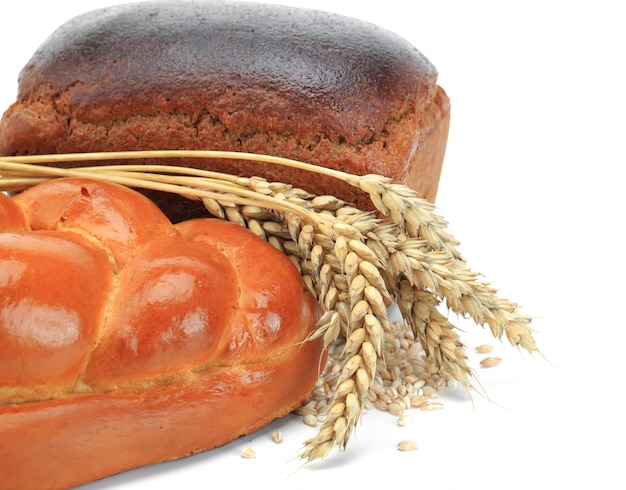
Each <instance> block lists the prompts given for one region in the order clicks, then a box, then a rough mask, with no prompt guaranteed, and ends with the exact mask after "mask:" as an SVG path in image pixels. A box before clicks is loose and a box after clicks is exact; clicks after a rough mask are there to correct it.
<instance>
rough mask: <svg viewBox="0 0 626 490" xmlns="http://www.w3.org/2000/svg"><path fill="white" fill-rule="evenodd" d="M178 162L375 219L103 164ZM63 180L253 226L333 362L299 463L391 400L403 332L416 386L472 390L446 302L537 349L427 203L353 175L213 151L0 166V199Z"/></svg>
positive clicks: (184, 176) (157, 169)
mask: <svg viewBox="0 0 626 490" xmlns="http://www.w3.org/2000/svg"><path fill="white" fill-rule="evenodd" d="M173 157H176V158H187V157H189V158H207V159H209V158H230V159H240V160H241V159H246V160H256V161H263V162H267V163H272V164H276V165H286V166H291V167H297V168H300V169H302V170H305V171H309V172H315V173H320V174H324V175H328V176H332V177H334V178H337V179H340V180H342V181H344V182H347V183H349V184H350V185H352V186H355V187H357V188H359V189H360V190H362V191H363V192H365V193H367V194H368V195H369V197H370V199H371V201H372V203H373V204H374V206H375V208H376V209H377V211H378V213H374V212H368V211H363V210H360V209H357V208H355V207H353V206H351V205H350V204H349V203H346V202H343V201H341V200H339V199H337V198H336V197H334V196H317V195H314V194H311V193H309V192H306V191H303V190H301V189H296V188H294V187H293V186H291V185H289V184H286V183H280V182H268V181H266V180H264V179H262V178H258V177H237V176H234V175H230V174H222V173H217V172H211V171H204V170H198V169H192V168H186V167H172V166H166V165H148V164H143V165H102V162H103V161H106V162H113V161H116V160H121V159H123V160H131V159H140V160H142V161H144V162H145V161H146V160H150V159H163V158H173ZM89 161H95V162H100V163H99V165H96V166H91V167H74V168H57V167H54V166H39V165H37V164H40V163H45V164H46V165H54V164H60V163H62V164H63V165H64V166H67V165H68V164H72V163H78V162H80V163H81V165H84V164H85V162H89ZM59 177H83V178H91V179H97V180H102V181H107V182H114V183H118V184H122V185H126V186H129V187H135V188H143V189H152V190H160V191H165V192H170V193H175V194H179V195H181V196H184V197H187V198H189V199H196V200H201V201H202V202H203V203H204V205H205V207H206V209H207V210H208V212H209V213H210V214H212V215H214V216H216V217H219V218H221V219H227V220H229V221H232V222H235V223H238V224H240V225H242V226H245V227H247V228H249V229H250V230H251V231H252V232H253V233H255V234H256V235H258V236H260V237H261V238H263V239H264V240H266V241H267V242H268V243H270V244H271V245H273V246H274V247H276V248H278V249H279V250H281V251H282V252H284V253H285V254H286V255H287V256H288V257H289V258H290V259H291V261H292V262H293V263H294V265H295V266H296V267H297V268H298V270H299V271H300V274H301V275H302V277H303V280H304V281H305V283H306V284H307V285H308V287H309V288H310V289H311V291H312V292H313V294H314V295H315V297H316V298H317V301H318V303H319V305H320V307H321V309H322V317H321V319H320V321H319V323H318V325H317V326H316V329H315V331H314V333H313V335H312V337H320V336H323V339H324V344H325V346H326V347H327V348H328V349H329V351H330V350H332V351H333V355H332V356H329V357H330V358H331V359H330V361H331V364H332V362H334V367H333V369H334V371H333V372H326V373H325V374H326V375H327V376H328V377H327V379H326V382H325V386H327V387H330V388H329V389H330V393H329V394H328V402H327V403H326V406H325V408H324V411H323V413H322V414H321V415H322V421H323V423H322V425H321V428H320V429H319V432H318V434H317V435H316V436H315V437H313V438H311V439H309V440H307V441H305V443H304V449H303V450H302V453H301V455H300V456H301V458H303V459H304V460H306V461H311V460H315V459H322V460H323V459H325V458H326V457H327V456H328V455H329V454H330V453H331V452H332V450H333V449H334V448H339V449H344V448H345V447H346V445H347V443H348V441H349V439H350V436H351V435H352V433H353V430H354V429H355V427H356V425H357V424H358V422H359V420H360V417H361V415H362V413H363V410H364V409H366V408H367V407H368V406H369V405H370V404H371V403H372V401H373V400H376V396H383V395H385V396H388V395H386V394H385V393H380V390H381V389H382V388H381V386H382V385H383V383H382V378H383V374H384V372H385V370H386V369H399V367H398V366H397V365H396V366H394V363H395V359H394V352H396V351H394V350H393V349H394V347H393V346H394V341H398V342H400V341H399V336H398V335H397V334H398V332H399V331H400V332H402V331H404V332H407V333H409V332H410V334H411V336H412V337H411V338H412V339H413V340H412V342H414V344H413V345H414V346H418V347H420V348H422V347H423V350H424V352H425V355H426V360H425V364H424V365H426V366H427V367H428V369H429V373H428V374H427V375H423V376H422V377H423V378H428V377H430V382H431V383H432V382H433V381H432V380H433V379H436V380H437V381H436V382H435V383H434V386H430V388H431V390H432V391H434V390H436V389H438V388H440V387H441V385H442V384H445V383H446V380H447V379H455V380H457V381H458V382H459V383H461V384H462V385H463V386H464V387H465V388H466V389H468V391H469V390H471V389H473V386H472V384H471V382H470V379H471V377H472V376H473V371H472V370H471V369H470V367H469V366H468V365H467V363H466V359H467V357H466V356H465V354H464V345H463V343H462V341H461V339H460V337H459V335H458V333H457V331H456V329H455V327H454V325H453V324H452V323H450V321H449V320H448V319H447V317H446V316H444V315H443V314H442V313H441V312H440V311H439V308H440V307H441V306H442V305H443V304H445V305H446V306H447V308H448V309H449V310H451V311H452V312H454V313H456V314H457V315H460V316H463V317H470V318H471V319H473V320H474V322H475V323H477V324H479V325H481V326H485V325H487V326H488V327H489V329H490V331H491V333H492V334H493V336H494V337H496V338H498V339H500V338H501V337H502V336H503V335H504V336H506V338H507V339H508V341H509V342H510V343H511V344H512V345H514V346H520V347H521V348H523V349H525V350H526V351H529V352H535V351H537V350H538V349H537V346H536V344H535V341H534V338H533V335H532V330H531V328H530V322H531V320H530V318H529V317H527V316H524V315H521V314H520V313H519V306H518V305H517V304H515V303H512V302H510V301H509V300H507V299H503V298H500V297H498V296H497V291H496V290H495V289H493V288H492V287H491V286H490V285H489V284H488V283H486V282H481V281H478V280H477V277H478V274H477V273H475V272H473V271H471V270H470V269H469V268H468V267H467V265H466V262H465V259H464V258H463V256H462V255H461V253H460V252H459V250H458V248H457V246H458V244H459V243H458V242H457V241H456V239H455V238H454V237H452V236H451V235H450V234H449V233H448V232H447V231H446V227H447V223H446V221H445V220H444V219H443V218H442V217H441V216H440V215H439V213H438V212H437V211H436V209H435V207H434V205H432V204H430V203H428V202H427V201H425V200H423V199H420V198H419V197H418V196H417V195H416V193H415V192H414V191H413V190H411V189H410V188H408V187H407V186H404V185H400V184H394V183H392V182H391V181H390V179H388V178H385V177H382V176H379V175H364V176H356V175H352V174H347V173H344V172H340V171H336V170H331V169H327V168H323V167H317V166H313V165H309V164H306V163H303V162H297V161H294V160H288V159H283V158H279V157H271V156H267V155H257V154H248V153H237V152H218V151H187V150H168V151H135V152H104V153H89V154H86V153H78V154H63V155H41V156H26V157H1V158H0V189H2V190H5V191H19V190H22V189H25V188H28V187H30V186H33V185H36V184H38V183H41V182H44V181H46V180H49V179H53V178H59ZM392 302H395V303H397V305H398V307H399V310H400V312H401V314H402V316H403V322H400V323H394V324H392V323H390V321H389V318H388V316H387V306H388V305H389V304H390V303H392ZM394 335H395V337H394ZM404 341H405V342H407V339H404ZM397 352H402V351H401V350H400V351H397ZM411 369H412V368H411ZM423 374H424V373H423ZM410 376H413V375H409V376H408V377H407V379H409V377H410ZM413 378H415V376H413V377H412V378H411V379H413ZM422 381H424V380H422ZM405 388H406V387H403V389H405ZM393 389H396V388H393ZM376 392H379V393H376ZM422 398H424V397H422ZM407 403H409V404H410V405H411V404H413V406H418V403H419V404H423V403H422V401H417V402H412V401H410V400H408V401H407ZM374 404H375V405H376V403H375V402H374ZM389 406H391V405H389ZM405 406H406V403H405ZM401 408H402V407H400V408H398V407H394V410H395V411H401ZM305 411H306V409H305V408H303V409H302V410H301V413H305ZM390 411H392V410H390Z"/></svg>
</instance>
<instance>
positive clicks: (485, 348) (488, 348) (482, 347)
mask: <svg viewBox="0 0 626 490" xmlns="http://www.w3.org/2000/svg"><path fill="white" fill-rule="evenodd" d="M476 352H480V353H481V354H487V353H489V352H493V345H487V344H483V345H479V346H478V347H476Z"/></svg>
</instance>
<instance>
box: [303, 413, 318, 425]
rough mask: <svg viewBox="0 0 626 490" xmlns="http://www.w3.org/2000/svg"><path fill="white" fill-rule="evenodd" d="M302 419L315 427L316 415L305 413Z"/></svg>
mask: <svg viewBox="0 0 626 490" xmlns="http://www.w3.org/2000/svg"><path fill="white" fill-rule="evenodd" d="M303 420H304V423H305V424H306V425H310V426H311V427H315V426H316V425H317V417H316V416H315V415H313V414H307V415H305V416H304V419H303Z"/></svg>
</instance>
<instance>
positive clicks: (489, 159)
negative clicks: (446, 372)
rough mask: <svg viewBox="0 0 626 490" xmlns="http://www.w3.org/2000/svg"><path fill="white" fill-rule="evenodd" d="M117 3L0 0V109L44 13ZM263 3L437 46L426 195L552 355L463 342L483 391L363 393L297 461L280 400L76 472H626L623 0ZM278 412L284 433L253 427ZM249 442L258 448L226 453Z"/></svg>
mask: <svg viewBox="0 0 626 490" xmlns="http://www.w3.org/2000/svg"><path fill="white" fill-rule="evenodd" d="M114 3H119V2H115V1H112V0H109V1H106V0H103V1H92V0H85V1H81V2H69V1H61V0H59V1H54V2H49V1H40V2H35V1H26V0H21V1H19V2H11V4H12V6H11V7H7V4H8V2H3V5H2V8H1V18H2V21H3V22H2V28H1V29H0V50H1V51H0V52H1V64H0V66H1V71H0V108H2V110H4V108H6V107H7V106H8V105H9V104H10V103H11V102H12V101H13V100H14V98H15V92H16V87H17V85H16V80H17V75H18V72H19V70H20V69H21V68H22V66H23V65H24V64H25V63H26V62H27V61H28V59H29V57H30V55H31V54H32V53H33V51H34V50H35V49H36V48H37V46H38V45H39V44H40V43H41V42H43V41H44V40H45V38H46V37H47V36H48V35H49V34H50V33H51V32H52V30H53V29H55V28H56V27H57V26H58V25H60V24H61V23H62V22H64V21H65V20H68V19H69V18H70V17H73V16H74V15H76V14H79V13H82V12H83V11H86V10H91V9H93V8H97V7H101V6H106V5H111V4H114ZM279 3H287V4H293V5H298V6H307V7H311V6H315V7H316V8H320V9H324V10H330V11H336V12H339V13H343V14H347V15H351V16H354V17H359V18H362V19H365V20H369V21H372V22H376V23H378V24H380V25H383V26H385V27H388V28H389V29H392V30H394V31H396V32H397V33H399V34H401V35H403V36H404V37H406V38H407V39H408V40H410V41H411V42H412V43H413V44H414V45H415V46H416V47H418V49H420V50H421V51H422V52H423V53H424V54H425V55H426V56H427V57H428V58H429V59H430V60H431V61H432V62H433V63H434V64H435V65H436V67H437V68H438V70H439V73H440V78H439V82H440V84H441V85H442V86H443V87H444V88H445V89H446V91H447V92H448V94H449V96H450V98H451V101H452V127H451V132H450V138H449V145H448V151H447V155H446V160H445V165H444V172H443V175H442V179H441V186H440V192H439V196H438V200H437V204H438V207H439V210H440V212H441V213H442V214H443V215H444V216H445V217H446V218H447V219H448V221H449V222H450V230H451V231H452V233H453V234H454V235H455V236H456V237H457V238H458V239H460V240H461V250H462V252H463V253H464V255H465V256H466V257H467V258H468V260H469V263H470V266H471V267H473V268H474V269H475V270H477V271H480V272H481V273H482V274H484V275H485V277H486V278H487V279H488V280H490V281H491V282H492V284H493V285H494V286H495V287H496V288H498V289H499V290H500V291H501V293H502V295H504V296H507V297H510V298H512V299H513V300H515V301H516V302H519V303H520V304H521V305H523V311H524V312H525V313H526V314H528V315H531V316H532V317H533V318H534V322H533V325H534V328H535V329H536V331H537V341H538V343H539V346H540V348H541V350H542V352H543V354H544V355H545V356H546V357H547V358H548V359H549V362H548V361H547V360H545V359H544V358H542V357H541V356H530V355H527V354H523V353H520V352H519V351H517V350H516V349H513V348H511V347H509V346H507V345H506V344H503V343H496V348H497V350H496V355H499V356H500V357H502V358H503V359H504V360H503V363H502V364H501V365H500V366H498V367H496V368H492V369H480V368H479V367H478V364H477V361H478V359H477V358H476V359H475V360H474V361H473V362H474V363H475V364H474V365H475V366H476V371H477V374H478V376H479V378H480V380H481V382H482V384H483V387H484V388H485V390H486V391H487V394H488V395H489V396H490V398H491V401H487V400H485V399H483V398H481V397H480V396H475V397H474V405H472V403H471V402H470V401H469V399H468V398H467V397H466V396H465V394H463V393H448V394H442V395H440V398H441V400H442V401H443V402H444V405H445V408H444V409H443V410H441V411H438V412H421V411H416V410H414V411H411V412H410V414H411V415H412V416H413V418H414V424H413V425H411V426H410V427H404V428H400V427H397V426H396V424H395V419H394V418H393V417H391V416H390V415H388V414H382V413H380V412H374V411H370V412H368V413H367V414H366V415H365V417H364V418H363V423H362V425H361V426H360V427H359V428H358V430H357V432H356V434H355V436H354V438H353V440H352V441H351V443H350V444H349V447H348V451H347V452H345V453H333V455H332V457H331V458H330V459H329V460H327V461H326V462H325V463H324V464H322V465H317V464H313V465H311V466H309V467H305V468H299V463H298V462H297V461H293V460H292V459H291V458H292V456H294V455H295V454H296V452H297V451H298V449H299V447H300V443H301V442H302V441H303V440H304V439H305V438H306V437H309V436H311V435H313V434H314V433H315V429H311V428H309V427H306V426H304V424H302V422H301V421H300V420H299V419H297V418H295V417H288V418H287V419H284V420H281V421H277V422H275V423H274V424H273V425H272V426H271V427H269V428H267V429H266V430H261V431H259V432H258V433H256V434H253V435H251V436H250V437H246V438H244V439H241V440H239V441H236V442H235V443H233V444H230V445H228V446H225V447H222V448H219V449H217V450H214V451H209V452H208V453H205V454H201V455H198V456H194V457H192V458H188V459H186V460H182V461H179V462H174V463H166V464H160V465H155V466H151V467H147V468H142V469H139V470H134V471H130V472H126V473H124V474H122V475H117V476H114V477H111V478H107V479H105V480H102V481H100V482H95V483H93V484H90V485H87V486H86V487H85V488H86V490H96V489H108V488H111V489H121V488H123V489H139V488H174V487H178V488H181V489H182V488H185V489H187V488H190V489H191V488H193V489H196V488H211V487H213V488H215V487H216V486H217V485H219V486H220V487H224V486H227V487H235V488H239V486H241V487H242V488H243V486H244V485H246V486H255V487H258V486H261V487H262V486H264V485H265V484H271V485H272V486H274V487H278V488H282V487H292V488H341V487H343V488H346V485H350V486H351V488H355V487H354V486H355V485H356V486H378V485H392V484H393V485H398V484H400V485H402V484H403V485H406V486H407V487H410V488H420V489H426V488H439V489H463V488H481V489H482V490H487V489H517V488H520V489H521V488H524V489H525V488H536V489H544V488H545V489H552V488H563V489H566V488H573V487H574V486H576V488H579V487H580V488H595V489H608V488H611V489H613V488H626V479H625V478H624V476H623V468H622V464H623V454H624V449H623V444H624V437H625V436H626V434H625V431H624V420H623V415H622V414H623V412H624V405H623V404H622V402H621V396H620V395H621V394H622V392H623V391H624V386H623V385H624V365H625V364H626V361H624V360H623V354H624V351H625V349H624V337H625V336H624V328H625V327H626V325H625V323H626V322H625V320H624V311H623V306H622V305H623V301H624V292H625V286H624V277H625V272H626V270H625V266H624V261H625V258H624V251H625V247H624V241H623V240H622V236H623V233H622V227H623V226H624V221H625V218H626V216H625V211H626V202H625V199H624V185H625V183H626V182H625V176H626V171H625V170H624V166H625V165H626V158H625V152H624V129H625V124H624V115H625V114H626V107H625V103H624V102H625V99H624V92H625V90H626V89H625V87H624V82H625V81H626V80H625V79H624V77H623V74H622V68H623V65H624V58H625V57H624V52H623V46H625V45H626V44H625V42H624V41H625V39H624V36H623V35H622V34H621V33H620V32H619V31H620V29H621V28H622V24H623V16H622V13H621V11H620V10H619V8H618V3H619V2H617V1H615V2H610V1H607V0H596V1H584V2H583V1H569V2H567V1H556V0H541V1H536V0H529V1H519V2H510V1H503V0H501V1H488V0H483V1H445V0H439V1H431V0H421V1H411V2H409V1H404V2H402V1H392V0H387V1H385V2H373V1H362V2H342V1H317V2H313V1H290V2H289V1H284V2H279ZM455 321H456V320H455ZM457 323H458V325H459V326H460V327H461V328H462V329H463V330H464V331H465V332H464V333H463V339H464V341H465V342H466V344H467V345H468V353H469V354H470V356H472V358H474V357H475V356H474V354H473V346H475V345H477V344H479V343H483V342H489V341H490V338H489V336H488V335H487V334H486V332H484V331H483V330H482V329H481V328H479V327H475V326H474V325H473V324H471V323H469V322H464V321H458V322H457ZM210 424H211V421H210V420H207V430H210ZM276 428H278V429H280V430H281V431H283V433H284V437H285V442H284V443H283V444H282V445H276V444H274V443H272V442H271V441H270V440H269V434H270V433H271V431H272V430H273V429H276ZM198 430H202V427H199V428H198ZM402 439H414V440H415V441H417V443H418V446H419V447H418V449H417V450H416V451H413V452H410V453H400V452H399V451H397V450H396V449H395V445H396V443H397V442H399V441H400V440H402ZM0 444H1V441H0ZM246 446H249V447H252V448H254V449H255V450H256V452H257V457H256V459H253V460H244V459H241V458H240V456H239V455H240V452H241V450H242V449H243V448H244V447H246ZM0 478H1V477H0ZM1 485H2V484H1V481H0V487H1ZM379 488H380V487H379Z"/></svg>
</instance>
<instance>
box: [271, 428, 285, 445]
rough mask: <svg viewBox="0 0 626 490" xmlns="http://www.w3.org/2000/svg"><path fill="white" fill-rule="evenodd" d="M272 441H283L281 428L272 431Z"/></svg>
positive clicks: (277, 442)
mask: <svg viewBox="0 0 626 490" xmlns="http://www.w3.org/2000/svg"><path fill="white" fill-rule="evenodd" d="M272 441H274V442H275V443H276V444H280V443H281V442H283V433H282V432H281V431H279V430H275V431H274V432H272Z"/></svg>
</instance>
